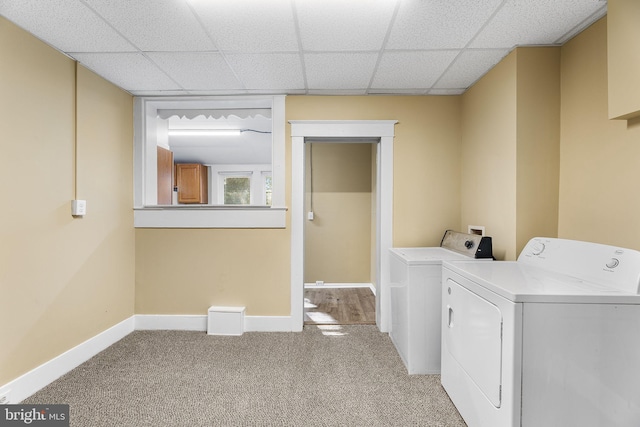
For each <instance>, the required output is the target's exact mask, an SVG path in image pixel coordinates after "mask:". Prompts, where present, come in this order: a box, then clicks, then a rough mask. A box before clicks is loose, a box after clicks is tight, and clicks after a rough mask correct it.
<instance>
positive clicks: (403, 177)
mask: <svg viewBox="0 0 640 427" xmlns="http://www.w3.org/2000/svg"><path fill="white" fill-rule="evenodd" d="M286 107H287V120H398V123H397V124H396V125H395V138H394V149H393V156H394V158H393V164H394V173H393V179H394V185H393V191H394V194H393V199H394V200H393V245H394V246H396V247H400V246H438V245H439V244H440V240H441V239H442V235H443V233H444V230H446V229H447V228H451V229H457V228H458V227H459V224H460V173H459V170H460V135H461V134H460V97H457V96H429V97H422V96H288V97H287V104H286ZM287 137H289V136H288V134H287Z"/></svg>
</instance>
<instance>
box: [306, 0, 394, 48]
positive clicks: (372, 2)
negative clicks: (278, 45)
mask: <svg viewBox="0 0 640 427" xmlns="http://www.w3.org/2000/svg"><path fill="white" fill-rule="evenodd" d="M395 7H396V1H390V0H368V1H344V0H299V1H297V2H296V10H297V16H298V22H299V24H300V39H301V40H302V48H303V49H304V50H305V51H350V50H379V49H381V48H382V45H383V42H384V39H385V36H386V34H387V29H388V28H389V23H390V22H391V18H392V17H393V13H394V10H395Z"/></svg>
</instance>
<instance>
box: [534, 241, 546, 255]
mask: <svg viewBox="0 0 640 427" xmlns="http://www.w3.org/2000/svg"><path fill="white" fill-rule="evenodd" d="M544 249H545V246H544V243H542V242H537V243H536V244H534V245H533V247H532V248H531V253H532V254H534V255H540V254H541V253H542V252H544Z"/></svg>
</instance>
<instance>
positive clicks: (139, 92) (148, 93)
mask: <svg viewBox="0 0 640 427" xmlns="http://www.w3.org/2000/svg"><path fill="white" fill-rule="evenodd" d="M129 93H130V94H131V95H133V96H184V95H191V93H189V92H187V91H184V90H130V91H129Z"/></svg>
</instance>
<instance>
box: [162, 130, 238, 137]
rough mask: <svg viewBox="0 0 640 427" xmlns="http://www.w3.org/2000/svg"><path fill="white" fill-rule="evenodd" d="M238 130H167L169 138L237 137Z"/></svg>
mask: <svg viewBox="0 0 640 427" xmlns="http://www.w3.org/2000/svg"><path fill="white" fill-rule="evenodd" d="M240 133H241V130H240V129H169V135H171V136H239V135H240Z"/></svg>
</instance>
